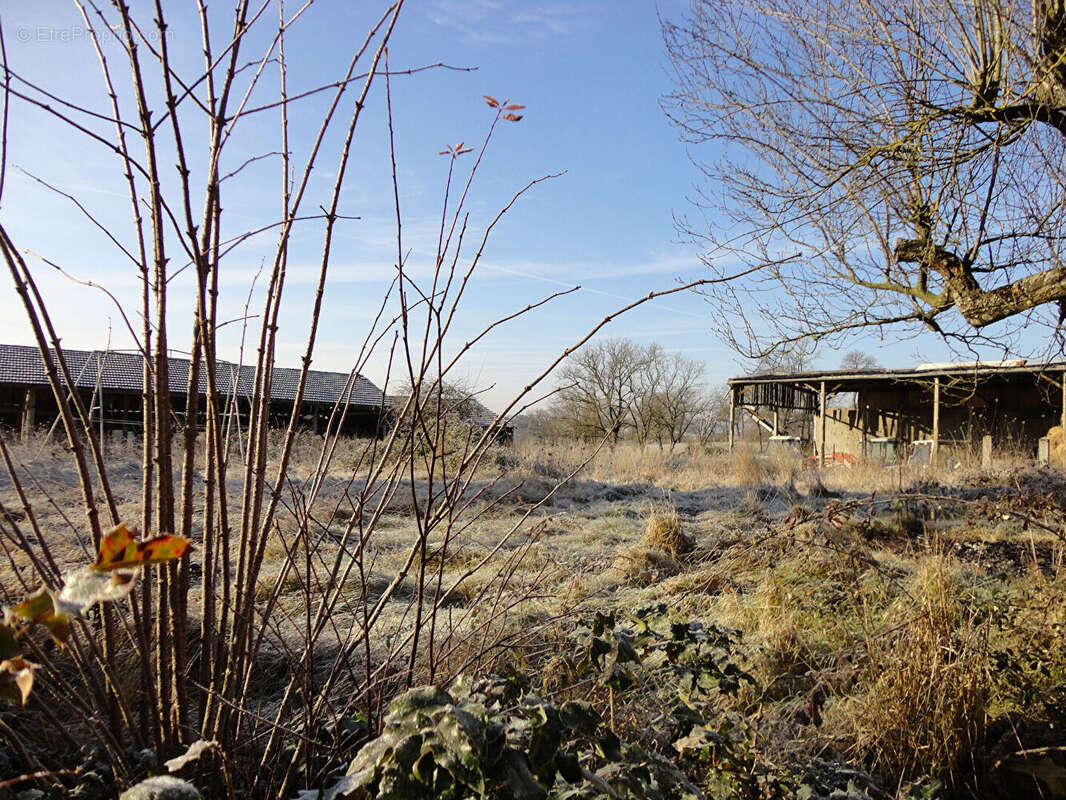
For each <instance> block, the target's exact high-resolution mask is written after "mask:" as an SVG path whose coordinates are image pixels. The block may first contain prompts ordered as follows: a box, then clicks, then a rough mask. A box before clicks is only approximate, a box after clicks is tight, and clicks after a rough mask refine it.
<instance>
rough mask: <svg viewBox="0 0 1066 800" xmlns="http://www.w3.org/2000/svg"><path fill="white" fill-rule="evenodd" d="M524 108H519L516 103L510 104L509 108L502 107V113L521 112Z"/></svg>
mask: <svg viewBox="0 0 1066 800" xmlns="http://www.w3.org/2000/svg"><path fill="white" fill-rule="evenodd" d="M523 108H525V106H520V105H518V103H511V105H509V106H504V107H503V110H504V111H521V110H522V109H523Z"/></svg>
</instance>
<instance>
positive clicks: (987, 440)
mask: <svg viewBox="0 0 1066 800" xmlns="http://www.w3.org/2000/svg"><path fill="white" fill-rule="evenodd" d="M981 468H982V469H992V437H991V436H989V435H987V434H986V435H985V436H984V437H982V438H981Z"/></svg>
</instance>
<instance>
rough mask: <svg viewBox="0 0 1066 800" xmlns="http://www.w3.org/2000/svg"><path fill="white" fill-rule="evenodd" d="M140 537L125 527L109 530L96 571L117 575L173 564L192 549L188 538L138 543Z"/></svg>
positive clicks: (164, 537) (159, 538)
mask: <svg viewBox="0 0 1066 800" xmlns="http://www.w3.org/2000/svg"><path fill="white" fill-rule="evenodd" d="M136 534H137V529H136V528H134V529H133V531H130V530H129V529H127V528H126V526H125V525H124V524H122V523H119V524H118V525H116V526H115V527H114V528H112V529H111V530H109V531H108V532H107V533H106V534H104V538H103V539H101V540H100V552H99V554H98V556H97V558H96V563H95V564H93V565H92V569H93V570H95V571H96V572H113V571H114V570H117V569H133V568H135V567H140V566H143V565H145V564H160V563H162V562H164V561H173V560H174V559H175V558H181V557H182V555H184V553H185V551H186V550H188V549H189V546H190V545H189V540H188V539H186V538H185V537H184V536H176V535H174V534H172V533H163V534H160V535H159V536H153V537H152V538H150V539H137V538H136Z"/></svg>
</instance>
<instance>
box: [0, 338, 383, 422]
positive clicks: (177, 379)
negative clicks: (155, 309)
mask: <svg viewBox="0 0 1066 800" xmlns="http://www.w3.org/2000/svg"><path fill="white" fill-rule="evenodd" d="M53 354H54V353H53ZM63 357H64V360H65V361H66V364H67V368H68V370H69V372H70V375H71V378H72V380H73V383H74V386H73V391H76V392H77V393H78V394H79V396H80V397H81V399H82V401H83V403H84V404H85V407H86V408H87V409H91V414H92V418H93V422H94V424H96V425H100V426H101V428H103V429H105V430H115V429H118V430H123V429H124V430H134V431H137V430H140V429H141V426H142V422H143V414H142V405H141V396H142V387H143V385H144V382H143V370H144V359H143V358H142V357H141V356H140V355H139V354H135V353H120V352H115V351H105V350H72V349H68V348H63ZM168 362H169V371H170V374H169V385H170V397H171V407H172V409H173V411H174V415H175V418H176V419H177V421H178V423H179V424H180V423H183V422H184V420H185V413H186V408H187V405H188V383H189V361H188V359H183V358H170V359H168ZM216 375H217V381H216V382H217V388H218V392H219V394H220V396H221V397H222V398H223V403H224V408H223V414H224V415H226V416H227V417H228V418H229V419H231V420H232V421H233V424H234V425H238V426H241V427H244V426H246V425H247V422H248V414H249V411H250V409H251V401H252V397H253V395H254V389H255V367H254V366H242V365H238V364H232V363H229V362H225V361H219V362H217V364H216ZM299 378H300V370H299V369H294V368H288V367H275V368H274V371H273V375H272V379H271V390H270V423H271V424H272V425H278V426H281V425H287V424H288V421H289V417H290V415H291V414H292V408H293V404H294V402H295V400H296V389H297V385H298V383H299ZM206 391H207V378H206V375H205V374H204V371H203V370H201V371H200V383H199V394H200V396H204V395H205V394H206ZM383 399H384V398H383V396H382V393H381V390H380V389H378V387H377V386H375V385H374V384H373V383H371V382H370V381H369V380H367V379H366V378H364V377H363V376H362V375H359V374H352V373H345V372H322V371H319V370H309V371H308V374H307V383H306V386H305V389H304V397H303V402H302V403H301V405H300V422H301V424H302V425H303V426H304V427H306V428H307V429H308V430H312V431H315V432H318V431H319V430H322V429H324V428H325V426H326V422H327V420H329V418H330V415H331V414H333V412H334V409H337V410H338V411H339V412H341V411H342V412H344V419H343V423H342V426H341V432H342V433H346V434H352V435H374V434H376V433H378V432H380V430H381V426H382V424H383V422H384V419H385V418H384V417H383V412H384V410H385V409H384V405H383ZM58 413H59V411H58V407H57V405H56V401H55V397H54V396H53V395H52V391H51V389H50V388H49V386H48V379H47V377H46V375H45V371H44V365H43V363H42V361H41V355H40V353H39V352H38V350H37V348H36V347H25V346H22V345H10V344H5V345H0V426H2V427H4V428H8V429H15V430H21V431H23V432H24V433H25V432H28V431H29V430H31V429H33V428H35V427H38V426H42V425H50V424H52V423H53V422H54V421H55V419H56V417H57V415H58ZM204 414H205V410H204V407H203V404H202V403H201V404H199V416H200V418H201V422H204V421H205V419H204ZM338 418H339V417H338Z"/></svg>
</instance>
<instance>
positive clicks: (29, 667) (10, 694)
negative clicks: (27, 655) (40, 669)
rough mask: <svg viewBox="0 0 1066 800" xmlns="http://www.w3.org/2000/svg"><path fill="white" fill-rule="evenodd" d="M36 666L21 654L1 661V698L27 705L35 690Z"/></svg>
mask: <svg viewBox="0 0 1066 800" xmlns="http://www.w3.org/2000/svg"><path fill="white" fill-rule="evenodd" d="M36 666H37V665H36V664H31V663H30V662H29V661H26V660H25V659H24V658H22V657H21V656H17V657H15V658H8V659H4V660H3V661H0V698H2V699H4V700H7V701H8V702H10V703H16V704H22V705H25V704H26V698H27V697H29V696H30V692H31V691H32V690H33V670H34V669H35V668H36Z"/></svg>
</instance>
